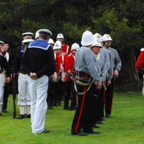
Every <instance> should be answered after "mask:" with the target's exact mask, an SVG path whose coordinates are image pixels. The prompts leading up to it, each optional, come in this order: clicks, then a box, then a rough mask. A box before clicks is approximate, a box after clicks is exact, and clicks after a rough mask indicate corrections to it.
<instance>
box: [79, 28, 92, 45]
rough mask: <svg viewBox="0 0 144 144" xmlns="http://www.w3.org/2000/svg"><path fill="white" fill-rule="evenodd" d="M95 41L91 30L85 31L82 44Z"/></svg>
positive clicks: (90, 43)
mask: <svg viewBox="0 0 144 144" xmlns="http://www.w3.org/2000/svg"><path fill="white" fill-rule="evenodd" d="M93 42H94V37H93V34H92V33H91V32H90V31H85V32H84V33H83V35H82V39H81V44H82V45H83V46H89V45H92V44H93Z"/></svg>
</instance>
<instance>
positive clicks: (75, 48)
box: [71, 43, 80, 54]
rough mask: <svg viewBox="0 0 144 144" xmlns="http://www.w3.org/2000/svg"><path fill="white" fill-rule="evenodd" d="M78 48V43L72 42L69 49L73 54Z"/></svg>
mask: <svg viewBox="0 0 144 144" xmlns="http://www.w3.org/2000/svg"><path fill="white" fill-rule="evenodd" d="M79 48H80V46H79V44H78V43H74V44H72V46H71V51H72V52H73V53H74V54H75V53H76V52H77V50H78V49H79Z"/></svg>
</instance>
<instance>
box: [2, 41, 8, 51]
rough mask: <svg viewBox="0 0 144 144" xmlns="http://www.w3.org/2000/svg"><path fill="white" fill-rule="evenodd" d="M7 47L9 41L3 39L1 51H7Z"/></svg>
mask: <svg viewBox="0 0 144 144" xmlns="http://www.w3.org/2000/svg"><path fill="white" fill-rule="evenodd" d="M8 49H9V42H8V41H6V40H5V41H4V44H3V45H2V47H1V50H2V51H3V52H7V51H8Z"/></svg>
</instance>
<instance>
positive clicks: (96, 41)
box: [92, 39, 102, 47]
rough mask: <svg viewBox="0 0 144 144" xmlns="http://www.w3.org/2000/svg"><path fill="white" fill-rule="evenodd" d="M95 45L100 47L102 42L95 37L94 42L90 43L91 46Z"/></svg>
mask: <svg viewBox="0 0 144 144" xmlns="http://www.w3.org/2000/svg"><path fill="white" fill-rule="evenodd" d="M94 46H97V47H102V44H101V42H100V40H99V39H95V41H94V43H93V44H92V47H94Z"/></svg>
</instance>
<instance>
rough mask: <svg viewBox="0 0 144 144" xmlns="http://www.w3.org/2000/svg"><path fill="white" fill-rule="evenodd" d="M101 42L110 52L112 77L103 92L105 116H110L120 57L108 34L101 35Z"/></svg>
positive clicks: (119, 67) (119, 68)
mask: <svg viewBox="0 0 144 144" xmlns="http://www.w3.org/2000/svg"><path fill="white" fill-rule="evenodd" d="M102 42H103V48H105V49H106V50H108V51H110V52H111V64H110V66H112V70H113V71H112V73H113V77H111V83H110V85H109V86H108V87H107V90H106V92H105V102H106V103H105V112H106V118H111V113H112V103H113V95H114V86H115V80H116V77H118V76H119V72H120V70H121V65H122V64H121V59H120V56H119V54H118V52H117V51H116V50H115V49H114V48H111V44H112V38H111V36H110V35H109V34H104V35H103V37H102ZM109 81H110V80H109ZM109 81H107V82H109Z"/></svg>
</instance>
